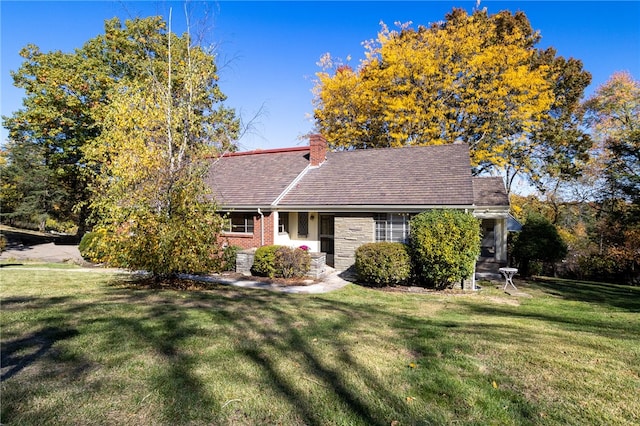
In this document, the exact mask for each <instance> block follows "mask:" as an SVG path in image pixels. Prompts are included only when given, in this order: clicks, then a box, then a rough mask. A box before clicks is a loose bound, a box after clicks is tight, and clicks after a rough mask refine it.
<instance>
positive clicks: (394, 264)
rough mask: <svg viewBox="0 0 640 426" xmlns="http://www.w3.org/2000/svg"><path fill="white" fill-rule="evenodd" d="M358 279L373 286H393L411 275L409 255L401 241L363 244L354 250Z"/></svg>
mask: <svg viewBox="0 0 640 426" xmlns="http://www.w3.org/2000/svg"><path fill="white" fill-rule="evenodd" d="M355 268H356V273H357V274H358V280H359V281H361V282H363V283H365V284H368V285H372V286H375V287H383V286H394V285H397V284H401V283H403V282H405V281H407V280H408V279H409V277H410V275H411V257H410V256H409V252H408V248H407V246H406V245H405V244H402V243H392V242H379V243H368V244H363V245H361V246H360V247H358V249H357V250H356V262H355Z"/></svg>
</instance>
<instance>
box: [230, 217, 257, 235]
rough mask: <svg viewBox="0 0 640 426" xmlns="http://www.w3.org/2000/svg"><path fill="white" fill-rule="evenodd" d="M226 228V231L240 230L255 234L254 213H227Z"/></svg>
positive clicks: (244, 232)
mask: <svg viewBox="0 0 640 426" xmlns="http://www.w3.org/2000/svg"><path fill="white" fill-rule="evenodd" d="M224 230H225V231H226V232H238V233H242V234H253V214H251V213H230V214H228V215H227V220H226V221H225V227H224Z"/></svg>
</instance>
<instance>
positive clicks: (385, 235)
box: [374, 213, 411, 243]
mask: <svg viewBox="0 0 640 426" xmlns="http://www.w3.org/2000/svg"><path fill="white" fill-rule="evenodd" d="M374 219H375V222H376V241H395V242H400V243H406V242H407V241H408V240H409V221H410V220H411V215H409V214H408V213H378V214H376V215H375V217H374Z"/></svg>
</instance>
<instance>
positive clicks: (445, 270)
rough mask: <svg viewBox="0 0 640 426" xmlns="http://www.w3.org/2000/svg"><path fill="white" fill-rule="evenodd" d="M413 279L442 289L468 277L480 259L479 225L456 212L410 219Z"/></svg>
mask: <svg viewBox="0 0 640 426" xmlns="http://www.w3.org/2000/svg"><path fill="white" fill-rule="evenodd" d="M410 226H411V233H410V239H409V241H410V247H411V256H412V263H413V267H414V272H415V274H416V277H417V278H418V279H419V280H420V281H423V282H424V283H425V284H428V285H433V286H435V287H439V288H443V287H446V286H448V285H450V284H453V283H454V282H456V281H460V280H462V279H464V278H467V277H469V276H470V275H471V274H472V273H473V268H474V265H475V262H476V259H477V257H478V256H479V255H480V223H479V222H478V220H477V219H476V218H474V217H473V216H472V215H471V214H469V213H464V212H462V211H459V210H430V211H426V212H423V213H420V214H419V215H416V216H414V217H413V218H412V219H411V224H410Z"/></svg>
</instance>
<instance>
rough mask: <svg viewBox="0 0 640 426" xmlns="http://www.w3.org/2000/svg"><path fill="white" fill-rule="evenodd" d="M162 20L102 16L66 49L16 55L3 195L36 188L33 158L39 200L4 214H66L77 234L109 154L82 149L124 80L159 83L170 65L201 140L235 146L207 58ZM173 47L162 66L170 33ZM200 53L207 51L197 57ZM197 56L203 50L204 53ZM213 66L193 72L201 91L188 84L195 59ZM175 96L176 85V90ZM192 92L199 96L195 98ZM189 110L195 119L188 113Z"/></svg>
mask: <svg viewBox="0 0 640 426" xmlns="http://www.w3.org/2000/svg"><path fill="white" fill-rule="evenodd" d="M169 34H170V33H169V32H168V31H167V24H166V22H164V21H163V19H162V18H161V17H149V18H144V19H141V18H136V19H132V20H127V21H126V22H125V23H124V24H123V23H122V22H121V21H120V20H119V19H117V18H114V19H111V20H107V21H105V25H104V34H100V35H98V36H96V37H95V38H93V39H90V40H88V41H87V42H86V43H85V44H84V45H83V46H82V47H80V48H78V49H76V50H75V51H73V52H70V53H63V52H61V51H53V52H47V53H45V52H42V51H40V49H39V48H38V47H37V46H35V45H28V46H26V47H25V48H24V49H22V51H21V52H20V54H21V56H22V57H23V58H24V62H23V63H22V65H21V67H20V68H19V69H18V70H17V71H15V72H12V77H13V81H14V85H15V86H16V87H19V88H22V89H23V90H24V92H25V96H24V99H23V108H22V109H20V110H19V111H16V112H15V113H13V114H12V115H11V116H9V117H3V125H4V126H5V127H6V128H7V129H8V130H9V139H10V143H9V144H8V146H7V151H8V152H7V154H6V158H7V164H6V167H9V168H11V170H9V171H7V172H6V173H4V166H3V182H6V186H4V187H3V188H2V194H1V195H2V199H3V200H5V199H7V198H9V199H11V200H15V199H18V200H20V199H23V198H27V197H29V196H31V195H30V194H32V193H34V192H39V191H41V186H42V185H41V182H43V181H45V180H38V179H31V178H30V176H29V173H28V170H29V162H28V161H27V159H30V158H36V157H37V158H38V161H37V163H36V164H37V165H38V167H39V168H40V170H39V173H41V174H42V175H46V182H47V190H48V191H49V192H52V191H53V189H54V188H55V196H48V198H47V200H48V201H47V202H46V203H37V204H34V203H27V204H24V203H22V205H20V204H19V203H9V204H5V206H7V207H8V208H9V210H7V209H4V210H3V213H6V214H8V215H13V216H21V217H22V218H23V219H25V220H29V218H30V217H31V216H33V215H41V214H46V215H48V216H52V217H54V218H57V219H60V220H73V221H75V222H76V223H77V224H78V225H79V226H80V232H81V233H82V232H83V230H84V229H86V227H87V226H88V225H89V224H90V221H89V216H90V213H91V212H90V209H89V206H90V197H91V191H90V186H91V184H92V182H93V179H94V177H95V176H96V174H97V173H99V172H100V167H101V165H102V163H103V162H104V161H107V159H101V158H96V157H95V156H94V157H92V158H91V159H89V158H87V156H86V152H85V149H86V147H87V146H88V145H90V144H93V143H95V141H96V140H97V139H98V138H99V137H100V136H101V135H102V133H103V131H105V129H106V130H109V129H107V128H106V124H105V123H106V122H105V120H107V118H108V117H107V115H108V114H109V111H110V108H111V104H112V102H113V101H114V100H115V99H117V98H118V97H119V96H120V95H122V93H121V91H122V87H130V86H131V87H145V86H147V85H148V84H149V82H150V81H153V82H155V83H157V84H158V85H160V86H165V87H166V84H167V81H168V78H169V70H171V79H172V82H173V83H172V84H173V87H172V88H171V90H173V91H174V92H175V91H176V90H180V91H182V93H181V94H180V96H182V97H183V98H184V99H189V98H190V99H191V101H192V103H193V105H194V108H193V116H192V117H191V118H192V119H194V120H197V121H199V122H200V123H202V125H203V126H208V129H207V132H206V134H204V133H202V134H201V137H203V138H204V137H207V138H211V141H213V143H214V144H215V147H216V148H217V149H223V150H224V149H233V141H234V139H235V136H236V134H237V131H238V126H239V124H238V122H237V120H236V119H235V114H234V112H233V111H231V110H229V109H227V108H225V107H224V106H222V105H221V102H222V101H223V100H224V99H225V97H224V95H223V94H222V92H221V91H220V89H219V87H218V85H217V75H216V67H215V61H214V56H213V55H210V54H208V53H206V52H204V51H201V50H200V49H192V50H191V54H192V56H189V55H187V54H186V52H187V50H186V46H187V45H189V44H191V43H192V40H191V39H190V37H189V36H188V35H184V36H182V37H177V36H176V35H175V34H172V35H169ZM170 38H171V39H173V41H174V43H176V46H174V47H175V48H179V49H180V53H179V54H177V52H176V56H175V59H176V60H174V61H172V64H171V66H169V62H170V57H169V48H168V46H169V45H168V40H169V39H170ZM205 53H206V54H205ZM203 55H204V56H203ZM197 61H199V62H200V63H199V65H198V67H199V69H203V68H205V67H210V68H211V72H209V73H208V74H207V76H206V77H205V75H204V74H203V75H200V76H199V77H198V78H208V79H209V80H207V81H201V82H200V83H201V84H203V85H204V86H203V89H201V90H198V91H196V90H195V89H194V87H191V86H189V84H188V83H187V82H188V80H189V79H191V78H192V77H195V75H191V74H190V73H192V72H195V68H194V64H195V62H197ZM177 94H178V93H177V92H176V95H177ZM196 98H197V99H196ZM196 117H197V119H196Z"/></svg>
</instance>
